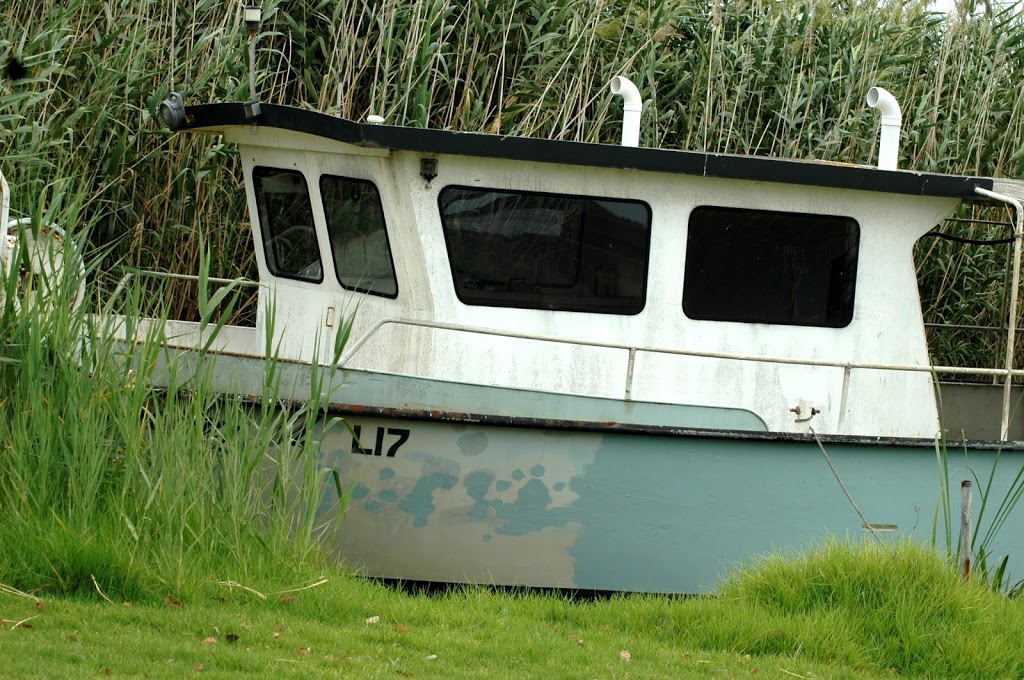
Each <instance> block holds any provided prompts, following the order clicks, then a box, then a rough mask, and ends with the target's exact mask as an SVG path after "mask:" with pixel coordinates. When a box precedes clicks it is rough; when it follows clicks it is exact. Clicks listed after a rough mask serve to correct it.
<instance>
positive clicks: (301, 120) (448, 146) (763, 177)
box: [177, 102, 993, 200]
mask: <svg viewBox="0 0 1024 680" xmlns="http://www.w3.org/2000/svg"><path fill="white" fill-rule="evenodd" d="M261 109H262V113H261V115H260V117H259V121H258V125H261V126H263V127H270V128H278V129H282V130H289V131H293V132H299V133H305V134H309V135H313V136H316V137H321V138H326V139H332V140H336V141H339V142H344V143H346V144H352V145H354V146H360V147H365V148H374V149H391V150H395V151H412V152H419V153H424V154H451V155H459V156H477V157H486V158H505V159H510V160H518V161H532V162H537V163H558V164H564V165H576V166H585V167H598V168H622V169H633V170H644V171H650V172H664V173H676V174H681V175H696V176H700V177H718V178H723V179H737V180H748V181H756V182H777V183H783V184H798V185H805V186H818V187H832V188H837V189H855V190H861V191H876V192H882V193H888V194H907V195H915V196H942V197H949V198H961V199H975V200H977V199H978V198H979V197H978V195H977V194H976V193H975V192H974V189H975V188H976V187H980V188H982V189H987V190H989V191H991V190H992V189H993V180H992V179H990V178H984V177H969V176H961V175H944V174H937V173H928V172H916V171H911V170H879V169H877V168H874V167H869V166H860V165H846V164H840V163H828V162H822V161H808V160H792V159H780V158H768V157H763V156H742V155H734V154H716V153H704V152H698V151H678V150H671V149H655V148H645V147H628V146H617V145H611V144H593V143H586V142H568V141H561V140H549V139H536V138H530V137H507V136H502V135H494V134H486V133H479V132H451V131H448V130H432V129H423V128H409V127H396V126H391V125H371V124H363V123H356V122H354V121H351V120H346V119H343V118H338V117H336V116H331V115H328V114H325V113H320V112H317V111H309V110H306V109H299V108H294V107H290V106H280V105H277V104H262V105H261ZM185 113H186V117H185V122H184V123H183V124H182V125H181V126H180V127H179V128H177V129H178V130H192V131H197V132H202V131H207V132H213V131H219V130H223V129H225V128H228V127H236V126H241V127H249V126H251V125H252V124H253V123H252V121H250V120H248V119H247V118H246V115H245V109H244V105H243V104H242V103H238V102H233V103H222V104H204V105H199V106H190V107H187V108H186V110H185Z"/></svg>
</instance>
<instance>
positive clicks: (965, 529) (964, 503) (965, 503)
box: [960, 479, 973, 581]
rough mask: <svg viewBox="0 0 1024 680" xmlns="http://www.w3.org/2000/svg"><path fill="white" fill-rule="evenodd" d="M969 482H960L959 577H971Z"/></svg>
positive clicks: (971, 541)
mask: <svg viewBox="0 0 1024 680" xmlns="http://www.w3.org/2000/svg"><path fill="white" fill-rule="evenodd" d="M972 543H973V540H972V539H971V481H970V480H969V479H965V480H964V481H962V482H960V576H961V578H963V579H964V580H965V581H966V580H967V579H968V578H969V577H970V575H971V544H972Z"/></svg>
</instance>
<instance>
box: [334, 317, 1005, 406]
mask: <svg viewBox="0 0 1024 680" xmlns="http://www.w3.org/2000/svg"><path fill="white" fill-rule="evenodd" d="M389 324H393V325H403V326H414V327H421V328H435V329H438V330H450V331H462V332H467V333H478V334H480V335H492V336H496V337H505V338H514V339H517V340H538V341H541V342H555V343H559V344H563V345H580V346H585V347H598V348H602V349H620V350H624V351H627V352H631V353H635V352H651V353H654V354H668V355H676V356H692V357H702V358H706V359H727V360H735V361H760V362H765V363H770V364H789V365H794V366H825V367H831V368H843V369H848V370H849V369H854V368H857V369H867V370H880V371H908V372H916V373H949V374H953V375H996V376H1003V375H1007V374H1008V372H1007V370H1006V369H1003V368H967V367H962V366H915V365H912V364H877V363H869V362H859V361H828V360H826V359H800V358H796V357H773V356H764V355H757V354H738V353H730V352H709V351H703V350H689V349H674V348H669V347H637V346H635V345H628V344H623V343H617V342H603V341H601V340H582V339H579V338H553V337H550V336H546V335H537V334H534V333H521V332H518V331H505V330H500V329H496V328H481V327H478V326H467V325H465V324H455V323H445V322H442V321H427V320H425V319H407V318H400V317H392V318H385V319H381V320H380V321H378V322H377V323H375V324H374V325H373V326H371V327H370V329H369V330H368V331H367V332H366V333H364V334H363V335H362V336H361V337H360V338H359V339H358V340H356V341H355V342H354V343H351V345H350V346H351V349H350V350H349V351H348V352H346V353H345V354H344V355H342V357H341V359H339V360H338V364H337V366H338V368H344V367H345V365H346V364H347V363H348V362H349V360H351V358H352V357H353V355H355V354H356V353H357V352H358V351H359V350H360V349H362V347H363V346H364V345H365V344H366V343H367V342H368V341H369V340H370V338H371V337H372V336H374V335H375V334H376V333H377V332H378V331H379V330H380V329H381V328H383V327H384V326H386V325H389ZM1009 375H1011V376H1013V377H1024V369H1012V370H1010V371H1009ZM630 388H631V385H627V386H626V389H627V390H630Z"/></svg>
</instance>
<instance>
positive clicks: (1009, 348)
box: [974, 187, 1024, 441]
mask: <svg viewBox="0 0 1024 680" xmlns="http://www.w3.org/2000/svg"><path fill="white" fill-rule="evenodd" d="M974 193H976V194H980V195H981V196H986V197H988V198H991V199H994V200H996V201H1000V202H1002V203H1006V204H1007V205H1011V206H1013V210H1014V213H1015V216H1016V220H1015V224H1014V228H1013V284H1012V286H1013V287H1012V288H1010V318H1009V319H1008V320H1007V324H1006V325H1007V329H1006V364H1005V371H1006V373H1005V375H1006V377H1005V382H1004V383H1003V415H1002V420H1001V421H1000V426H999V438H1000V439H1002V440H1003V441H1006V439H1007V437H1008V435H1009V431H1010V388H1011V387H1012V386H1013V379H1012V375H1013V351H1014V343H1015V342H1016V338H1017V297H1018V292H1019V290H1020V256H1021V239H1024V205H1022V204H1021V202H1020V201H1018V200H1017V199H1015V198H1011V197H1009V196H1006V195H1004V194H997V193H996V192H994V191H989V190H988V189H982V188H981V187H975V188H974Z"/></svg>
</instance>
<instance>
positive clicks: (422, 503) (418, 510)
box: [398, 472, 459, 527]
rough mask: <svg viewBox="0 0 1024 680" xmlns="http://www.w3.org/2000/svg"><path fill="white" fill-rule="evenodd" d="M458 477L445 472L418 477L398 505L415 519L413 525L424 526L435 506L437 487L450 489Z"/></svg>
mask: <svg viewBox="0 0 1024 680" xmlns="http://www.w3.org/2000/svg"><path fill="white" fill-rule="evenodd" d="M458 481H459V478H458V477H456V476H455V475H450V474H448V473H446V472H430V473H428V474H425V475H423V476H422V477H420V479H419V481H418V482H416V487H415V488H414V489H413V490H412V491H411V492H409V495H408V496H406V497H405V498H404V499H403V500H402V502H401V503H399V505H398V507H399V508H401V509H402V510H403V511H405V512H407V513H409V514H410V515H412V516H413V517H415V518H416V519H414V520H413V523H412V525H413V526H414V527H425V526H427V522H428V521H429V519H430V516H431V515H433V514H434V511H435V510H436V509H437V507H436V506H435V505H434V492H435V491H437V490H438V489H445V490H447V489H451V488H452V487H454V486H455V484H456V482H458Z"/></svg>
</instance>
